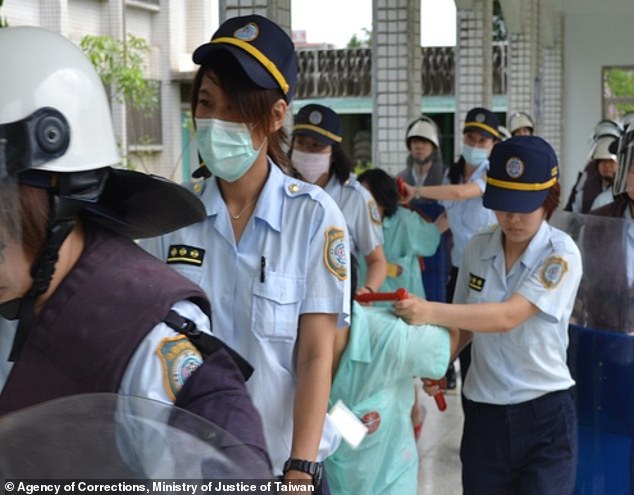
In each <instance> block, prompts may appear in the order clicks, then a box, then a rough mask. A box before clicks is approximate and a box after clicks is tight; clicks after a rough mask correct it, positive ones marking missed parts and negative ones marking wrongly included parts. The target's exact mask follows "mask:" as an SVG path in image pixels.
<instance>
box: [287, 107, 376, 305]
mask: <svg viewBox="0 0 634 495" xmlns="http://www.w3.org/2000/svg"><path fill="white" fill-rule="evenodd" d="M342 140H343V125H342V122H341V117H339V115H337V114H336V113H335V112H334V111H333V110H331V109H330V108H328V107H326V106H324V105H318V104H310V105H306V106H304V107H302V108H301V109H300V111H299V112H298V113H297V116H296V117H295V123H294V126H293V139H292V142H291V150H290V156H291V160H292V161H293V165H294V167H295V168H296V169H297V170H298V171H299V173H300V174H301V175H302V177H303V178H304V179H305V180H307V181H308V182H310V183H312V184H316V185H318V186H320V187H323V188H324V189H325V190H326V192H327V193H328V194H329V195H330V196H331V197H332V198H333V199H334V200H335V202H336V203H337V205H338V206H339V208H341V211H342V212H343V215H344V217H345V218H346V221H347V224H348V231H349V232H350V245H351V252H352V253H353V254H354V255H355V256H356V257H357V258H358V259H363V261H365V265H366V266H367V270H366V272H365V273H366V277H365V280H362V281H361V282H362V283H360V284H359V285H360V287H359V289H358V291H357V292H358V293H359V294H363V293H367V292H375V291H377V290H379V287H381V285H383V282H384V281H385V277H386V275H387V261H386V259H385V255H384V253H383V230H382V224H381V215H380V214H379V211H378V209H377V206H376V202H375V201H374V199H373V198H372V195H371V194H370V193H369V192H368V191H367V190H366V189H365V188H364V187H363V186H362V185H361V184H359V182H358V181H357V178H356V176H355V175H354V174H353V173H352V163H351V162H350V160H349V159H348V157H347V156H346V154H345V153H344V151H343V149H342V147H341V141H342Z"/></svg>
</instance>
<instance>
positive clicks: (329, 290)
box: [146, 15, 350, 493]
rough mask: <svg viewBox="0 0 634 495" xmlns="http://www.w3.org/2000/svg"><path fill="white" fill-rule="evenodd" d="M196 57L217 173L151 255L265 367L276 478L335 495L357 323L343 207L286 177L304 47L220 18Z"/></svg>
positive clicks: (266, 421) (210, 161)
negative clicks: (193, 290)
mask: <svg viewBox="0 0 634 495" xmlns="http://www.w3.org/2000/svg"><path fill="white" fill-rule="evenodd" d="M193 60H194V62H195V63H196V64H198V65H199V66H200V67H199V69H198V71H197V73H196V76H195V78H194V82H193V91H192V115H193V116H194V118H195V128H196V139H197V143H198V151H199V153H200V156H201V158H202V159H203V161H204V163H205V166H206V168H207V169H208V170H209V173H210V174H211V175H210V177H208V178H207V179H206V180H204V181H203V182H198V183H196V184H194V186H193V187H194V190H195V191H198V194H199V196H200V199H201V200H202V201H203V203H204V204H205V208H206V218H205V219H204V220H203V221H202V222H199V223H197V224H195V225H193V226H190V227H188V228H185V229H182V230H180V231H178V232H176V233H174V234H171V235H167V236H163V237H162V238H160V239H155V240H154V242H153V245H150V246H148V245H146V247H147V248H148V249H149V250H150V251H152V252H153V253H155V254H156V255H157V256H158V257H159V258H161V259H163V260H165V261H166V262H167V263H168V264H169V265H170V266H172V267H173V268H175V269H176V270H178V271H179V272H180V273H182V274H184V275H185V276H187V277H188V278H190V279H191V280H193V281H194V282H196V283H198V284H200V285H201V286H202V287H203V288H204V289H205V291H206V292H207V294H208V295H209V298H210V300H211V301H212V306H213V308H214V312H213V315H212V317H213V328H214V333H215V334H216V335H218V336H219V337H220V338H221V339H222V340H224V341H225V342H227V343H231V344H230V345H231V346H232V347H233V348H234V349H236V350H237V351H238V352H240V353H241V354H242V355H243V356H244V357H245V358H246V359H247V360H248V361H249V362H250V363H251V364H252V365H253V368H254V372H253V375H252V377H251V378H250V379H249V381H248V382H247V388H248V390H249V392H250V393H251V397H252V399H253V402H254V404H255V407H256V408H257V409H258V411H259V413H260V415H261V417H262V421H263V425H264V435H265V437H266V442H267V447H268V450H269V454H270V456H271V460H272V463H273V471H274V474H275V475H276V476H279V477H283V478H284V479H285V480H286V481H288V480H293V481H294V482H296V481H297V482H302V483H305V484H313V486H315V487H316V488H315V493H322V492H321V490H324V491H323V493H328V491H327V483H326V477H325V476H324V473H323V466H322V463H321V461H322V460H323V459H324V458H325V457H326V456H327V455H329V454H330V453H332V452H333V451H334V450H335V449H336V447H337V445H338V441H339V434H338V432H337V431H336V429H335V427H334V425H333V424H332V423H331V422H330V420H329V419H328V417H327V415H326V409H327V407H328V396H329V393H330V384H331V382H332V376H331V373H332V364H333V349H334V342H335V333H336V331H337V328H342V327H344V326H347V325H348V323H349V322H348V318H349V314H350V281H349V279H348V270H349V241H348V233H347V228H346V223H345V220H344V218H343V215H342V213H341V211H340V210H339V208H338V207H337V205H336V204H335V202H334V201H333V199H332V198H331V197H330V196H329V195H328V194H327V193H326V192H325V191H324V190H323V189H321V188H320V187H316V186H314V185H312V184H307V183H305V182H303V181H300V180H298V179H296V178H294V177H292V176H290V175H287V174H285V172H290V171H292V166H291V163H290V160H289V158H288V156H287V155H286V153H285V152H284V151H283V149H285V145H286V133H285V130H284V128H283V124H284V121H285V117H286V112H287V109H288V106H289V104H290V102H291V99H292V96H293V93H294V91H295V88H296V83H297V58H296V54H295V47H294V45H293V42H292V41H291V39H290V37H289V36H288V35H287V34H286V33H285V32H284V31H283V30H282V29H281V28H280V27H279V26H278V25H277V24H275V23H273V22H272V21H270V20H269V19H266V18H265V17H262V16H259V15H247V16H240V17H234V18H231V19H228V20H226V21H225V22H224V23H222V24H221V26H220V27H219V28H218V30H217V31H216V32H215V33H214V35H213V36H212V38H211V40H210V41H209V42H207V43H204V44H202V45H201V46H199V47H198V48H197V49H196V50H195V51H194V54H193Z"/></svg>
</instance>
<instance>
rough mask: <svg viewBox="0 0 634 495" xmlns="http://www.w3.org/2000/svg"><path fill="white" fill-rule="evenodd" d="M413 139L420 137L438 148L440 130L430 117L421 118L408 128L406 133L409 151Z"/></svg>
mask: <svg viewBox="0 0 634 495" xmlns="http://www.w3.org/2000/svg"><path fill="white" fill-rule="evenodd" d="M413 137H419V138H423V139H426V140H427V141H429V142H431V143H432V144H433V145H434V146H435V147H436V148H438V146H439V145H440V144H439V143H440V141H439V139H438V128H437V127H436V123H435V122H434V121H433V120H432V119H430V118H429V117H425V116H423V117H419V118H418V119H416V120H414V121H413V122H412V123H410V124H409V125H408V126H407V131H406V132H405V144H406V145H407V149H409V141H410V139H411V138H413Z"/></svg>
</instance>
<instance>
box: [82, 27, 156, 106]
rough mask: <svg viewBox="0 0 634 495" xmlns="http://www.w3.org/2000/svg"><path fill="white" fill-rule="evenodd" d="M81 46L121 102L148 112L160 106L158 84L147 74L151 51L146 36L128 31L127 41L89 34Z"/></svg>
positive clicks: (105, 83) (103, 80)
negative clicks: (147, 56)
mask: <svg viewBox="0 0 634 495" xmlns="http://www.w3.org/2000/svg"><path fill="white" fill-rule="evenodd" d="M80 47H81V49H82V50H83V51H84V53H86V55H87V56H88V58H89V59H90V61H91V62H92V64H93V65H94V67H95V69H96V71H97V74H99V77H100V78H101V80H102V82H103V83H104V86H106V87H107V88H109V89H110V90H111V91H112V92H113V96H114V98H115V99H116V100H117V101H118V102H119V103H126V104H130V105H133V106H134V107H135V108H138V109H140V110H142V111H144V112H146V113H149V112H150V111H151V110H153V109H154V108H156V105H157V104H158V84H157V82H156V81H151V80H148V79H146V78H145V77H144V74H143V68H144V65H145V56H146V55H147V53H148V52H149V50H150V48H149V46H148V44H147V43H146V41H145V40H144V39H143V38H137V37H136V36H134V35H132V34H128V38H127V40H126V41H125V42H124V41H120V40H115V39H114V38H112V37H111V36H93V35H86V36H84V37H83V38H82V40H81V43H80Z"/></svg>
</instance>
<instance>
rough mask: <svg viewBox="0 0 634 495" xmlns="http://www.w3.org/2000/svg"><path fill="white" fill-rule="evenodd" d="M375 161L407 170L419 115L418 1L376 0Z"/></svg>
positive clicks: (395, 169) (389, 168)
mask: <svg viewBox="0 0 634 495" xmlns="http://www.w3.org/2000/svg"><path fill="white" fill-rule="evenodd" d="M372 15H373V28H372V30H373V32H372V99H373V102H374V113H373V114H372V162H373V164H374V166H375V167H380V168H383V169H385V170H386V171H387V172H388V173H391V174H396V173H397V172H399V171H400V170H401V169H403V168H404V167H405V160H406V158H407V149H406V147H405V144H404V137H403V136H404V133H405V129H406V127H407V124H408V123H409V122H410V121H411V120H413V119H414V118H416V117H418V116H420V114H421V92H422V83H421V67H422V60H421V57H422V52H421V47H420V0H373V2H372Z"/></svg>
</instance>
